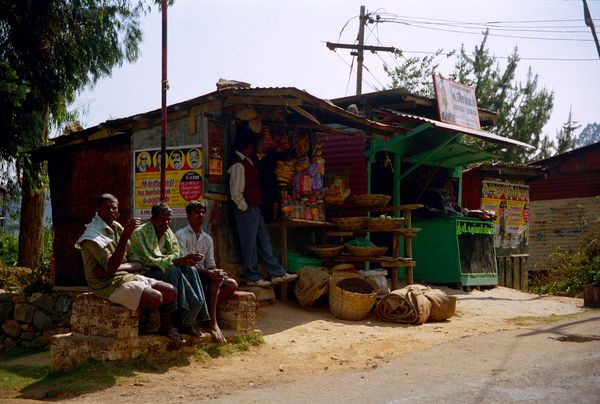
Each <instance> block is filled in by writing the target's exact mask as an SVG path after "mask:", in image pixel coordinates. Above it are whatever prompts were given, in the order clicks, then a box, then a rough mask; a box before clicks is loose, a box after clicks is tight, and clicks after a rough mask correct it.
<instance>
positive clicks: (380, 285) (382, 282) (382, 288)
mask: <svg viewBox="0 0 600 404" xmlns="http://www.w3.org/2000/svg"><path fill="white" fill-rule="evenodd" d="M358 273H359V274H361V275H363V276H364V277H365V279H366V280H367V281H368V282H369V283H370V284H371V285H373V287H374V288H375V291H376V292H377V294H378V295H387V294H388V293H390V288H389V287H388V283H387V279H386V275H387V271H386V270H385V269H384V270H371V271H358Z"/></svg>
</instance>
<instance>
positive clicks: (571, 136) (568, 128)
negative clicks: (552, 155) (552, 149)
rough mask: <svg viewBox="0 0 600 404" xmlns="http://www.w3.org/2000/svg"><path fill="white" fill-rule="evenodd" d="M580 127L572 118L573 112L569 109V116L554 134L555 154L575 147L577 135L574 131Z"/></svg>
mask: <svg viewBox="0 0 600 404" xmlns="http://www.w3.org/2000/svg"><path fill="white" fill-rule="evenodd" d="M579 128H581V125H578V122H576V121H574V120H573V113H572V111H569V118H568V119H567V122H565V123H564V124H563V126H562V128H560V130H559V131H558V133H557V135H556V154H560V153H564V152H566V151H569V150H572V149H574V148H575V141H576V140H577V139H576V138H577V136H576V135H575V131H576V130H577V129H579Z"/></svg>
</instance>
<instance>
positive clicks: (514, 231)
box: [481, 181, 529, 248]
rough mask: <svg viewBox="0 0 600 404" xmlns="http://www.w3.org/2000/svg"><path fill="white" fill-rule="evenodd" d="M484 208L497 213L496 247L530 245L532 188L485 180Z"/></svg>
mask: <svg viewBox="0 0 600 404" xmlns="http://www.w3.org/2000/svg"><path fill="white" fill-rule="evenodd" d="M481 209H485V210H493V211H494V212H496V219H495V220H494V247H504V248H517V247H519V246H525V245H527V235H528V234H529V186H528V185H523V184H511V183H508V182H495V181H482V187H481Z"/></svg>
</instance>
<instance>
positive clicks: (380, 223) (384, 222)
mask: <svg viewBox="0 0 600 404" xmlns="http://www.w3.org/2000/svg"><path fill="white" fill-rule="evenodd" d="M403 222H404V219H403V218H401V217H394V218H391V219H390V218H386V219H382V218H372V219H369V221H368V223H367V228H368V229H369V231H386V230H396V229H399V228H401V227H402V223H403Z"/></svg>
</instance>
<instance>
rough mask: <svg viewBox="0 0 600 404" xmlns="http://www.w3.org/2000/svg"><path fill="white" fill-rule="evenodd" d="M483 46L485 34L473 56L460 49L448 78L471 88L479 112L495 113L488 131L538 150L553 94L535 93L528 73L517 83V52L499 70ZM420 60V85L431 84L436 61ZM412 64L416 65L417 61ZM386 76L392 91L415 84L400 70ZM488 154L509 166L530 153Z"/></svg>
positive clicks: (533, 78)
mask: <svg viewBox="0 0 600 404" xmlns="http://www.w3.org/2000/svg"><path fill="white" fill-rule="evenodd" d="M486 42H487V32H486V33H485V34H484V37H483V40H482V42H481V44H480V45H478V46H476V47H475V49H474V52H473V55H472V56H471V55H468V54H467V52H466V51H465V49H464V46H463V47H461V49H460V52H458V55H457V56H458V60H457V62H456V64H455V68H454V71H453V72H452V73H451V74H450V75H449V78H450V79H452V80H456V81H458V82H460V83H463V84H465V85H468V86H470V87H473V88H474V89H475V95H476V97H477V103H478V106H479V107H480V108H485V109H490V110H493V111H496V112H497V114H498V117H497V121H496V125H495V126H494V127H493V128H487V129H488V130H490V131H491V132H493V133H496V134H498V135H501V136H505V137H509V138H511V139H515V140H519V141H521V142H525V143H528V144H531V145H532V146H536V147H537V146H538V145H539V143H540V135H541V133H542V128H543V127H544V125H545V124H546V122H548V119H550V113H551V111H552V107H553V103H554V94H553V93H552V92H549V91H548V90H546V89H544V88H542V89H538V76H537V75H536V74H533V72H532V71H531V69H529V71H528V73H527V78H526V81H525V82H524V83H522V82H519V81H517V80H516V78H515V72H516V69H517V66H518V63H519V55H518V52H517V48H515V50H514V52H513V53H512V55H510V56H509V57H508V60H507V62H506V65H505V66H504V67H503V68H501V67H500V64H499V63H498V62H497V61H496V58H495V57H494V56H492V55H490V52H489V50H488V49H487V48H486ZM416 59H419V58H416ZM421 60H422V61H423V62H424V63H425V67H424V68H423V69H422V70H421V74H422V81H425V80H429V81H431V76H430V70H431V69H435V67H436V64H435V59H431V58H430V59H425V58H423V59H421ZM412 63H413V64H414V65H418V63H417V62H416V61H414V62H412ZM388 75H390V77H391V79H392V88H395V87H401V86H404V85H405V82H406V80H407V79H410V80H412V82H416V81H417V80H415V78H414V77H408V76H407V74H406V72H405V71H404V69H403V68H402V66H401V67H400V68H396V69H394V70H393V71H388ZM491 151H495V152H501V153H503V155H504V158H503V160H507V161H512V162H525V161H527V160H529V159H530V158H531V156H532V153H533V152H531V151H529V150H525V149H521V148H518V149H517V148H510V149H507V150H504V149H500V148H499V147H497V146H494V147H491Z"/></svg>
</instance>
